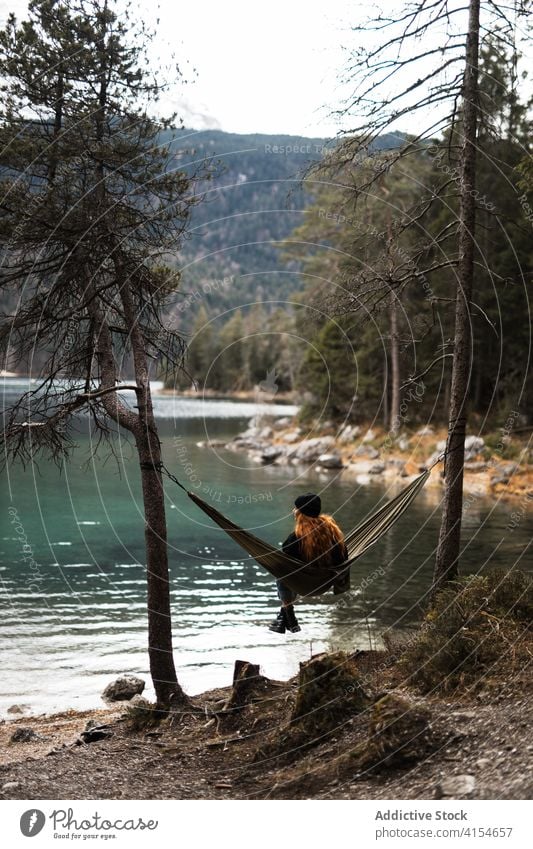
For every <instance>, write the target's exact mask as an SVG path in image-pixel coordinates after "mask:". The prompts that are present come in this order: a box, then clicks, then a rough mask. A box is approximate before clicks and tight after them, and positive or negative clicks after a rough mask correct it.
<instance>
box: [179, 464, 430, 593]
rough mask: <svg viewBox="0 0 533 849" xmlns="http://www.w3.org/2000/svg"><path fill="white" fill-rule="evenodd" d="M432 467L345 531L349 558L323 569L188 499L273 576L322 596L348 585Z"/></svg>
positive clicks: (191, 494)
mask: <svg viewBox="0 0 533 849" xmlns="http://www.w3.org/2000/svg"><path fill="white" fill-rule="evenodd" d="M430 472H431V469H426V471H425V472H423V473H422V474H421V475H419V476H418V477H417V478H415V480H414V481H412V482H411V483H410V484H409V485H408V486H406V487H405V489H403V490H402V491H401V492H399V493H398V495H396V496H395V497H394V498H392V499H391V500H390V501H388V502H387V503H386V504H384V505H383V506H382V507H380V508H379V509H378V510H376V511H375V512H374V513H372V515H371V516H369V517H368V518H367V519H364V521H362V522H361V523H360V524H359V525H357V527H356V528H354V530H353V531H350V532H349V533H348V534H346V547H347V549H348V559H347V560H346V561H345V563H343V564H342V566H340V567H337V568H335V569H333V568H326V567H324V566H320V565H318V564H313V563H312V562H311V563H302V562H301V560H296V559H295V558H294V557H289V555H288V554H285V553H284V552H283V551H281V550H280V549H279V548H276V547H275V546H273V545H270V543H268V542H264V541H263V540H262V539H259V537H256V536H254V534H251V533H250V532H249V531H245V530H244V529H243V528H240V527H239V526H238V525H236V524H235V523H234V522H232V521H231V520H230V519H228V518H227V517H226V516H224V515H223V514H222V513H220V512H219V511H218V510H215V508H214V507H212V506H211V505H210V504H207V502H205V501H204V500H203V499H202V498H200V497H199V496H198V495H196V494H195V493H194V492H189V491H187V495H188V496H189V498H191V499H192V501H194V503H195V504H197V505H198V507H200V509H201V510H203V511H204V513H207V515H208V516H209V517H210V518H211V519H213V521H214V522H216V523H217V525H219V526H220V527H221V528H222V530H223V531H225V532H226V533H227V534H229V536H230V537H231V538H232V539H233V540H235V542H236V543H237V544H238V545H240V546H241V548H244V550H245V551H247V552H248V554H251V556H252V557H253V558H254V560H257V562H258V563H259V564H260V565H261V566H264V568H265V569H267V571H268V572H270V574H271V575H273V576H274V578H276V579H278V580H282V581H283V583H284V584H286V585H287V586H288V587H290V589H291V590H293V592H296V593H298V595H303V596H306V595H321V594H322V593H325V592H326V591H327V590H329V589H330V588H331V587H333V591H334V592H335V593H341V592H345V591H346V590H347V589H349V586H350V565H351V564H352V563H353V562H354V560H357V558H358V557H361V555H362V554H364V553H365V551H368V549H369V548H370V547H371V546H372V545H374V543H376V542H377V541H378V539H380V537H381V536H383V534H384V533H386V532H387V531H388V530H389V528H391V527H392V525H393V524H394V523H395V522H396V521H397V519H399V518H400V516H401V515H402V513H403V512H404V511H405V510H407V508H408V507H409V505H410V504H411V502H412V501H413V499H414V498H415V497H416V496H417V495H418V493H419V492H420V490H421V489H422V487H423V486H424V484H425V482H426V481H427V479H428V477H429V474H430Z"/></svg>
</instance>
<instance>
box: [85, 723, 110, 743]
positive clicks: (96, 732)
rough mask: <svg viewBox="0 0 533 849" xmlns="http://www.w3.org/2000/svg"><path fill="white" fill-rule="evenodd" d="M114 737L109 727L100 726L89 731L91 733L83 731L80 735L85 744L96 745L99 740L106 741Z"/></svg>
mask: <svg viewBox="0 0 533 849" xmlns="http://www.w3.org/2000/svg"><path fill="white" fill-rule="evenodd" d="M112 736H113V732H112V731H111V730H110V729H109V726H107V725H98V726H95V727H93V728H91V729H89V731H82V732H81V734H80V738H81V739H82V740H83V742H84V743H96V742H97V741H98V740H105V739H106V738H107V737H112Z"/></svg>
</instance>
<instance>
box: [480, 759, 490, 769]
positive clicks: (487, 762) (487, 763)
mask: <svg viewBox="0 0 533 849" xmlns="http://www.w3.org/2000/svg"><path fill="white" fill-rule="evenodd" d="M493 763H494V761H492V760H491V759H490V758H479V759H478V760H477V761H476V766H477V768H478V769H488V768H489V767H490V766H492V765H493Z"/></svg>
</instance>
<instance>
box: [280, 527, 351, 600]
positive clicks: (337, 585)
mask: <svg viewBox="0 0 533 849" xmlns="http://www.w3.org/2000/svg"><path fill="white" fill-rule="evenodd" d="M282 548H283V551H284V552H285V554H288V555H289V556H290V557H294V558H295V559H296V560H301V561H302V562H305V561H304V558H303V556H302V552H301V551H300V541H299V539H298V537H297V536H296V534H295V533H294V532H293V533H292V534H289V536H288V537H287V539H286V540H285V542H283V543H282ZM331 553H332V560H331V575H332V580H331V584H330V587H332V589H333V592H334V594H335V595H339V594H340V593H345V592H346V590H349V589H350V567H349V566H348V567H347V568H346V569H340V570H338V567H339V566H342V564H343V563H344V562H345V561H346V560H347V559H348V549H347V548H346V545H345V544H344V543H343V542H337V543H335V545H334V546H333V549H332V551H331ZM309 568H310V569H313V564H310V566H309ZM328 568H329V567H328ZM325 586H327V585H325Z"/></svg>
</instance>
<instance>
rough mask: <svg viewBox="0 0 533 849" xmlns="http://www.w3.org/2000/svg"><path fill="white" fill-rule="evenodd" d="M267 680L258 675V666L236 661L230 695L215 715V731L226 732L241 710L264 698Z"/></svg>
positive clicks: (245, 661)
mask: <svg viewBox="0 0 533 849" xmlns="http://www.w3.org/2000/svg"><path fill="white" fill-rule="evenodd" d="M267 687H268V680H267V679H266V678H265V677H264V676H263V675H261V674H260V672H259V666H258V665H257V664H255V663H249V662H248V661H247V660H236V661H235V666H234V669H233V684H232V688H231V693H230V695H229V697H228V699H227V701H226V703H225V704H224V705H223V707H222V709H221V710H220V711H219V712H218V713H217V730H218V731H227V730H228V728H230V727H231V726H232V725H233V724H234V720H235V719H236V718H237V717H238V716H239V714H240V713H241V712H242V710H243V708H245V707H246V706H247V705H249V704H250V702H253V701H255V700H258V699H261V698H263V697H264V695H265V693H266V690H267Z"/></svg>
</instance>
